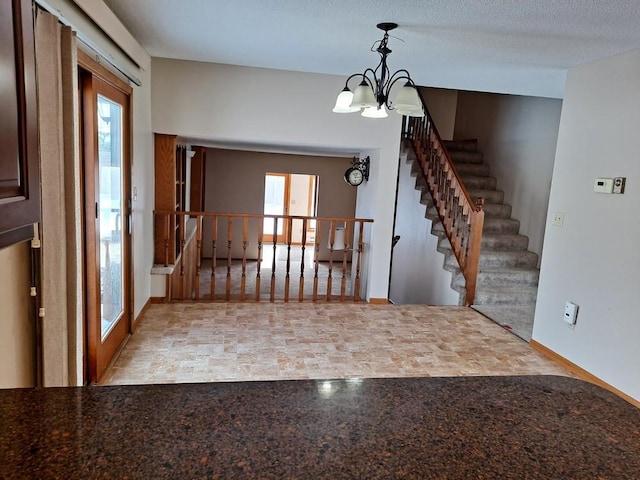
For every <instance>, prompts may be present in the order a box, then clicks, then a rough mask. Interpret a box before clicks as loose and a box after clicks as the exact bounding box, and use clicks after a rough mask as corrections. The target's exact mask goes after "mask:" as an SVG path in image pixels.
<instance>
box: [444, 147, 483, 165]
mask: <svg viewBox="0 0 640 480" xmlns="http://www.w3.org/2000/svg"><path fill="white" fill-rule="evenodd" d="M449 155H450V156H451V160H452V161H453V163H454V165H456V166H457V165H458V164H463V163H482V162H483V161H484V155H482V153H480V152H467V151H463V150H454V151H449Z"/></svg>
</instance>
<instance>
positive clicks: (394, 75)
mask: <svg viewBox="0 0 640 480" xmlns="http://www.w3.org/2000/svg"><path fill="white" fill-rule="evenodd" d="M397 74H398V72H396V73H394V74H393V76H392V77H391V78H390V79H389V82H388V83H387V85H388V86H387V87H386V88H385V90H386V91H387V94H389V93H390V92H391V88H392V87H393V86H394V85H395V84H396V83H397V82H399V81H400V80H407V83H409V84H410V85H411V86H412V87H414V88H415V87H416V84H415V83H413V80H411V77H409V76H406V75H401V76H399V77H396V75H397ZM393 77H395V78H393Z"/></svg>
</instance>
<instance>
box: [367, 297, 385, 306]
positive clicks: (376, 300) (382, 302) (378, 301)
mask: <svg viewBox="0 0 640 480" xmlns="http://www.w3.org/2000/svg"><path fill="white" fill-rule="evenodd" d="M369 303H370V304H371V305H388V304H389V299H387V298H370V299H369Z"/></svg>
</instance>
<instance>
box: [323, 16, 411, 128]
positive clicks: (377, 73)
mask: <svg viewBox="0 0 640 480" xmlns="http://www.w3.org/2000/svg"><path fill="white" fill-rule="evenodd" d="M376 26H377V27H378V28H379V29H380V30H382V31H384V37H382V40H379V41H378V42H376V43H374V44H373V46H372V47H371V51H372V52H378V53H379V54H380V63H378V66H377V67H376V68H375V69H371V68H367V69H365V71H364V72H363V73H354V74H353V75H351V76H350V77H349V78H347V81H346V82H345V84H344V89H343V90H342V91H341V92H340V94H339V95H338V98H337V100H336V105H335V107H333V111H334V112H336V113H352V112H359V111H360V110H362V116H363V117H369V118H385V117H387V116H388V115H387V110H395V111H396V112H397V113H399V114H400V115H406V116H409V117H424V110H423V108H422V101H421V100H420V95H419V94H418V90H417V88H416V84H415V83H414V82H413V80H411V76H410V75H409V72H408V71H406V70H398V71H397V72H395V73H394V74H393V75H391V71H390V70H389V67H388V66H387V57H388V56H389V54H390V53H391V49H389V47H388V46H387V43H388V41H389V32H390V31H391V30H393V29H394V28H396V27H397V26H398V24H397V23H390V22H385V23H379V24H378V25H376ZM376 44H377V47H376ZM353 78H360V79H361V81H360V84H359V85H358V86H357V87H356V89H355V91H353V92H352V91H351V89H349V81H350V80H351V79H353ZM401 80H405V81H406V82H405V84H404V86H403V87H402V88H400V90H399V91H398V94H397V95H396V98H395V100H394V101H393V102H391V101H390V100H389V94H390V93H391V89H392V88H393V87H394V85H395V84H396V83H397V82H399V81H401Z"/></svg>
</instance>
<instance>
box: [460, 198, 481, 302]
mask: <svg viewBox="0 0 640 480" xmlns="http://www.w3.org/2000/svg"><path fill="white" fill-rule="evenodd" d="M483 206H484V199H483V198H478V199H477V200H476V208H475V210H474V211H473V212H472V214H471V223H470V225H469V227H470V232H469V251H468V253H467V259H466V262H465V265H464V278H465V290H466V298H465V302H464V303H465V305H466V306H469V305H472V304H473V301H474V299H475V297H476V283H477V280H478V267H479V264H480V246H481V243H482V228H483V227H484V210H483V208H482V207H483Z"/></svg>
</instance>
